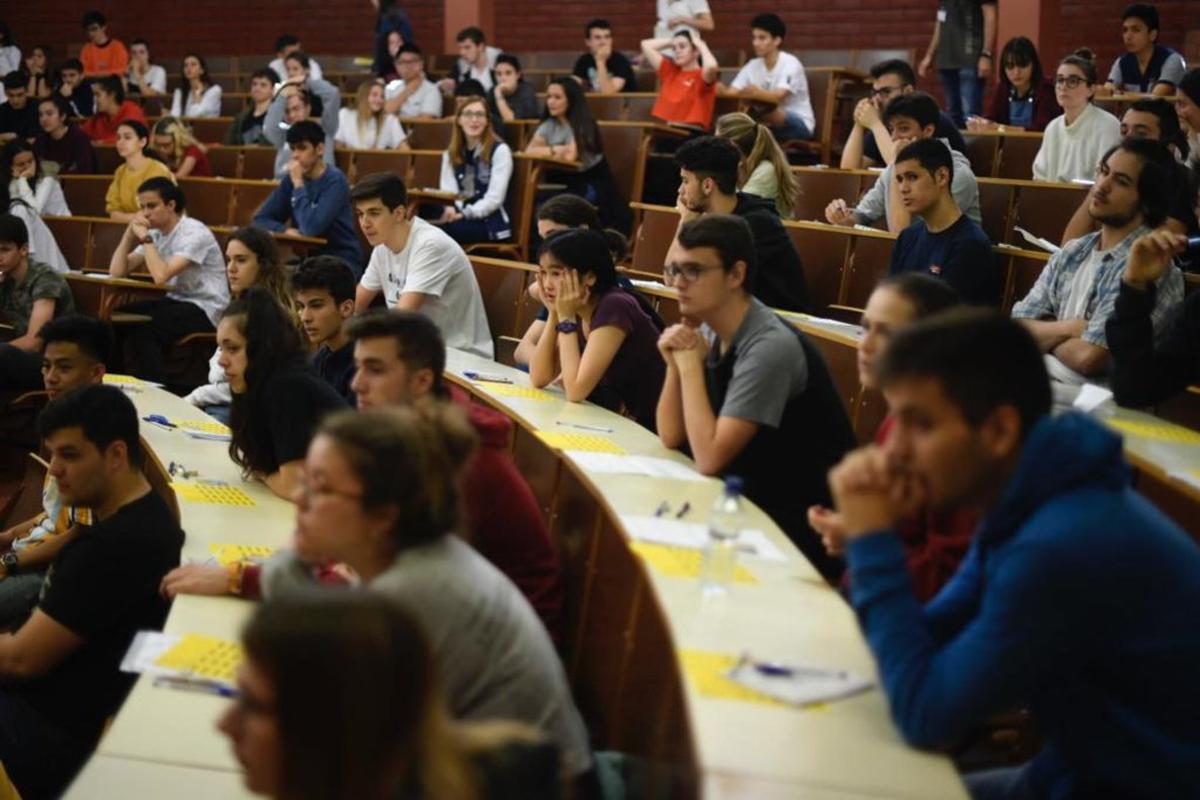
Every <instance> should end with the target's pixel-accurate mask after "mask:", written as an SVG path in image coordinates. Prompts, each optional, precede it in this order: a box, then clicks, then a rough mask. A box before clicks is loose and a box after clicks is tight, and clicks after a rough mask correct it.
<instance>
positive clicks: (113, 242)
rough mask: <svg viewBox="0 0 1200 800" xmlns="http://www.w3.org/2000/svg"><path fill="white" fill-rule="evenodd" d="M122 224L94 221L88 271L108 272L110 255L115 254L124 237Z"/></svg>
mask: <svg viewBox="0 0 1200 800" xmlns="http://www.w3.org/2000/svg"><path fill="white" fill-rule="evenodd" d="M126 227H128V226H127V225H126V224H125V223H124V222H116V221H107V220H96V221H95V222H94V223H93V224H92V249H91V255H90V256H89V258H88V269H93V270H102V271H104V272H108V265H109V264H110V263H111V262H112V254H113V253H115V252H116V250H117V245H119V244H120V243H121V237H122V236H124V235H125V228H126Z"/></svg>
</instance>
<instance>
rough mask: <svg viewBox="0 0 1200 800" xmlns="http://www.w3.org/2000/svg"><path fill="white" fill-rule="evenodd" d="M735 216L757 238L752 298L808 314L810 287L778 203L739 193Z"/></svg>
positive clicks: (771, 305) (786, 309)
mask: <svg viewBox="0 0 1200 800" xmlns="http://www.w3.org/2000/svg"><path fill="white" fill-rule="evenodd" d="M733 213H734V214H735V215H737V216H739V217H741V218H742V219H744V220H746V223H747V224H748V225H749V226H750V232H751V233H752V234H753V236H754V254H755V257H756V260H757V261H758V264H757V265H756V267H755V272H754V284H753V287H752V288H753V291H752V292H751V294H753V295H754V296H755V297H757V298H758V299H759V300H761V301H763V302H764V303H766V304H767V305H768V306H770V307H771V308H778V309H783V310H784V311H807V310H808V284H807V283H806V282H805V280H804V267H803V266H802V265H801V263H800V253H799V251H797V250H796V245H795V244H794V243H793V242H792V237H791V236H788V232H787V229H786V228H784V227H783V222H782V221H781V220H780V219H779V211H778V210H777V209H776V208H775V201H774V200H769V199H767V198H764V197H759V196H757V195H753V194H746V193H745V192H738V193H737V205H736V206H735V207H734V209H733Z"/></svg>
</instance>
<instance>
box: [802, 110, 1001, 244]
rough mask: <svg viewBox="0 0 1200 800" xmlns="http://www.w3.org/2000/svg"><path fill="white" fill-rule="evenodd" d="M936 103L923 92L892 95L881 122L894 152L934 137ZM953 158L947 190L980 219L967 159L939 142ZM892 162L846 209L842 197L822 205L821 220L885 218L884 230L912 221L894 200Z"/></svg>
mask: <svg viewBox="0 0 1200 800" xmlns="http://www.w3.org/2000/svg"><path fill="white" fill-rule="evenodd" d="M938 114H939V112H938V107H937V102H936V101H934V99H933V98H932V97H930V96H929V95H927V94H925V93H924V92H913V93H910V94H902V95H900V96H898V97H895V98H893V99H892V100H891V101H890V102H889V103H888V105H887V109H886V110H885V111H884V112H883V119H884V122H885V123H886V124H887V127H888V130H889V132H890V138H891V143H892V146H893V147H896V148H897V152H899V151H900V150H902V149H904V147H905V146H906V145H908V144H909V143H910V142H913V141H917V140H920V139H936V138H937V128H936V126H937V119H938ZM942 144H944V145H945V146H946V148H947V149H949V150H950V151H951V152H950V155H951V158H953V159H954V174H953V176H952V178H953V182H952V183H951V185H950V193H951V195H953V196H954V202H955V203H957V204H958V207H959V209H960V210H961V211H962V212H963V213H964V214H966V215H967V216H968V217H970V218H971V219H972V220H973V221H974V222H976V223H980V222H982V219H983V218H982V215H981V212H980V209H979V183H978V182H977V181H976V180H975V173H974V172H972V171H971V162H970V160H969V159H968V158H967V157H966V156H965V155H963V154H962V153H961V152H960V151H958V150H954V149H953V148H952V147H951V145H950V143H949V142H946V141H942ZM895 180H896V179H895V163H894V156H893V163H892V164H890V165H889V166H888V167H887V168H885V169H884V170H883V172H881V173H880V174H879V177H878V178H876V179H875V183H874V185H872V186H871V188H870V189H869V190H868V191H867V193H866V194H865V195H863V197H862V199H861V200H859V201H858V205H857V206H855V207H854V208H850V207H849V206H848V205H847V203H846V201H845V200H842V199H838V200H834V201H833V202H831V203H830V204H829V205H828V206H827V207H826V208H825V219H826V221H828V222H829V223H830V224H831V225H845V226H852V225H873V224H874V223H876V222H878V221H879V220H881V219H882V220H885V221H886V223H887V229H888V230H889V231H891V232H892V233H899V232H900V231H902V230H904V229H905V228H907V227H908V226H909V224H910V223H911V222H912V214H911V212H909V211H908V210H907V209H906V208H905V207H904V206H903V205H901V204H900V203H899V201H898V197H897V196H896V195H895V193H894V192H893V191H892V189H893V183H895Z"/></svg>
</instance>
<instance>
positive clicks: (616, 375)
mask: <svg viewBox="0 0 1200 800" xmlns="http://www.w3.org/2000/svg"><path fill="white" fill-rule="evenodd" d="M607 325H612V326H615V327H617V328H620V329H621V330H622V331H624V332H625V340H624V341H623V342H621V347H620V348H619V349H618V350H617V353H616V355H615V356H613V360H612V363H611V364H609V365H608V369H607V370H605V372H604V377H603V378H601V379H600V383H599V385H597V387H596V389H595V391H593V392H592V396H591V397H589V398H588V399H589V400H591V401H592V402H593V403H597V404H599V405H602V406H605V407H607V408H614V410H619V406H622V405H623V406H624V407H625V410H626V411H627V412H628V414H629V415H630V416H632V417H633V418H634V419H636V420H637V421H638V423H639V424H641V425H643V426H644V427H646V428H649V429H650V430H654V410H655V407H656V406H657V405H658V394H659V391H660V390H661V389H662V385H663V380H664V379H665V378H666V371H667V365H666V364H664V363H663V360H662V356H660V355H659V353H658V335H659V330H658V327H657V326H656V325H655V324H654V321H653V320H652V319H651V318H650V316H649V315H648V314H647V313H646V312H645V311H643V310H642V307H641V306H640V305H638V301H637V300H636V299H635V298H634V296H633V295H631V294H630V293H629V292H627V291H625V290H624V289H621V288H620V287H613V288H612V289H610V290H608V291H607V292H605V293H604V294H603V295H602V296H601V297H600V301H599V302H598V303H597V304H596V310H595V311H593V312H592V324H591V330H593V331H594V330H596V329H597V328H603V327H605V326H607ZM577 335H578V336H579V349H580V352H582V351H583V349H584V347H585V346H586V342H587V340H586V339H585V338H584V336H583V330H582V329H580V331H579V332H578V334H577ZM615 407H617V408H615Z"/></svg>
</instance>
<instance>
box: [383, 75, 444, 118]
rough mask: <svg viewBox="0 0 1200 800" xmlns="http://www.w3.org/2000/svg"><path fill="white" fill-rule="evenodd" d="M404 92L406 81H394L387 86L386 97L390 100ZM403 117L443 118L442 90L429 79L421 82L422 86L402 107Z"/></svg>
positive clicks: (401, 113)
mask: <svg viewBox="0 0 1200 800" xmlns="http://www.w3.org/2000/svg"><path fill="white" fill-rule="evenodd" d="M403 91H404V81H402V80H399V79H397V80H394V81H392V82H391V83H389V84H388V85H387V89H385V90H384V96H385V97H387V98H388V99H391V98H393V97H397V96H399V94H400V93H401V92H403ZM400 116H402V117H438V118H440V117H441V116H442V90H441V89H439V88H438V86H437V84H436V83H433V82H432V81H430V80H429V78H425V79H424V80H423V81H421V86H420V88H419V89H417V90H416V91H415V92H413V93H412V94H411V95H409V98H408V99H407V100H405V101H404V105H402V106H400Z"/></svg>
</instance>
